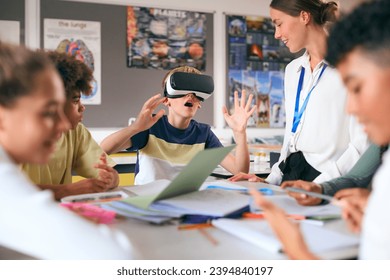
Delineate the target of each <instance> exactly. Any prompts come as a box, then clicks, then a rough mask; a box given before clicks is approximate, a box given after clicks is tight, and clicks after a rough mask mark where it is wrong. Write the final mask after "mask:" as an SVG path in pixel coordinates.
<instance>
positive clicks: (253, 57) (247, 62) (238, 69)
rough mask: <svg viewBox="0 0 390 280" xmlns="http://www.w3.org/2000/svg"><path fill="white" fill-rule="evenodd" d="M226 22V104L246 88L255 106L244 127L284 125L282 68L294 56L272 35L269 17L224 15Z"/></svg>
mask: <svg viewBox="0 0 390 280" xmlns="http://www.w3.org/2000/svg"><path fill="white" fill-rule="evenodd" d="M226 24H227V26H226V31H227V44H228V47H227V68H228V69H227V88H228V94H229V96H228V108H230V110H232V108H234V104H233V97H234V92H235V91H238V93H239V95H240V94H241V91H242V90H246V92H247V94H250V93H252V94H253V95H254V97H255V98H254V100H253V105H254V106H256V110H255V112H254V114H253V116H252V118H250V120H249V121H248V127H271V128H280V127H284V126H285V110H284V98H283V92H284V90H283V78H284V68H285V67H286V65H287V64H288V63H289V62H290V61H291V60H292V59H294V57H295V56H294V55H293V54H291V53H290V52H289V50H288V49H287V47H285V46H284V44H283V42H281V41H280V40H276V39H275V38H274V27H273V24H272V21H271V19H270V18H265V17H259V16H236V15H227V16H226Z"/></svg>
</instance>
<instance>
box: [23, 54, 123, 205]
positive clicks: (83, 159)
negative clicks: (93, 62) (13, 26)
mask: <svg viewBox="0 0 390 280" xmlns="http://www.w3.org/2000/svg"><path fill="white" fill-rule="evenodd" d="M48 56H49V58H50V59H51V60H52V62H53V63H54V65H55V67H56V68H57V70H58V72H59V74H60V76H61V78H62V81H63V83H64V87H65V92H66V104H65V109H64V111H65V115H66V117H67V118H68V119H69V122H70V124H71V130H69V131H68V132H66V133H64V134H63V135H62V137H61V138H60V139H59V141H58V143H57V147H56V151H55V153H54V155H53V157H52V158H51V159H50V161H49V163H47V164H45V165H35V164H24V165H23V171H25V172H26V173H27V174H28V176H29V177H30V179H31V180H32V181H33V182H34V183H35V184H37V185H38V186H39V187H41V188H42V189H50V190H52V191H54V194H55V198H56V199H61V198H62V197H64V196H68V195H75V194H83V193H94V192H103V191H106V190H109V189H112V188H115V187H117V186H118V184H119V176H118V173H117V172H116V170H114V169H113V168H112V166H114V165H115V163H114V162H113V161H112V160H111V159H110V158H108V157H107V155H106V154H105V153H104V151H103V150H102V148H101V147H100V146H99V145H98V144H97V143H96V141H95V140H94V139H93V138H92V136H91V133H90V132H89V131H88V130H87V128H86V127H85V126H84V125H83V124H82V123H81V121H82V119H83V113H84V111H85V106H84V105H83V104H81V100H80V98H81V94H85V95H89V94H90V93H91V90H92V88H91V82H92V81H93V76H92V72H91V70H90V69H89V68H88V67H87V66H86V65H85V64H84V63H83V62H81V61H79V60H77V59H76V58H75V57H73V56H70V55H68V54H65V53H59V52H53V51H52V52H49V53H48ZM72 171H74V172H75V173H77V175H80V176H82V177H84V178H85V179H83V180H81V181H78V182H75V183H72Z"/></svg>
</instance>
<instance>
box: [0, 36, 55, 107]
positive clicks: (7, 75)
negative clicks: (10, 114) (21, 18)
mask: <svg viewBox="0 0 390 280" xmlns="http://www.w3.org/2000/svg"><path fill="white" fill-rule="evenodd" d="M47 69H53V70H54V68H53V65H52V63H51V62H50V60H49V59H48V57H47V56H46V55H45V54H43V53H41V52H35V51H32V50H29V49H27V48H25V47H22V46H15V45H11V44H7V43H2V42H1V41H0V105H1V106H3V107H7V108H10V107H12V106H13V105H14V104H15V101H16V100H17V99H18V98H20V97H22V96H26V95H28V94H29V93H31V92H33V91H34V89H35V86H36V84H35V80H36V79H35V78H36V76H37V75H38V74H39V73H41V72H43V71H45V70H47Z"/></svg>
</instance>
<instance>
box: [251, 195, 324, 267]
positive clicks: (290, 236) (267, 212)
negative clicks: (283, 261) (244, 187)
mask: <svg viewBox="0 0 390 280" xmlns="http://www.w3.org/2000/svg"><path fill="white" fill-rule="evenodd" d="M249 192H250V194H251V195H252V196H253V198H254V200H255V203H256V204H257V205H258V206H259V207H260V208H261V209H262V210H263V211H264V216H265V218H266V219H267V221H268V223H269V224H270V226H271V228H272V230H273V231H274V232H275V234H276V236H277V237H278V238H279V240H280V242H281V243H282V245H283V250H284V252H285V253H286V254H287V255H288V257H289V258H290V259H296V260H313V259H318V257H317V256H315V255H314V254H313V253H311V252H310V251H309V248H308V247H307V245H306V243H305V240H304V238H303V235H302V233H301V231H300V230H299V227H298V225H297V224H294V223H292V222H291V221H290V220H288V218H287V216H286V213H285V212H284V211H283V210H282V209H280V208H279V207H277V206H276V205H274V204H273V203H271V202H270V201H268V200H267V199H265V198H264V196H262V195H261V194H260V193H259V192H258V191H257V190H255V189H250V190H249Z"/></svg>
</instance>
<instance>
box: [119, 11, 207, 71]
mask: <svg viewBox="0 0 390 280" xmlns="http://www.w3.org/2000/svg"><path fill="white" fill-rule="evenodd" d="M127 51H128V54H127V65H128V67H134V68H151V69H172V68H175V67H177V66H180V65H188V66H192V67H195V68H197V69H199V70H201V71H204V70H205V68H206V14H204V13H198V12H189V11H179V10H168V9H157V8H143V7H134V6H128V7H127Z"/></svg>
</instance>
